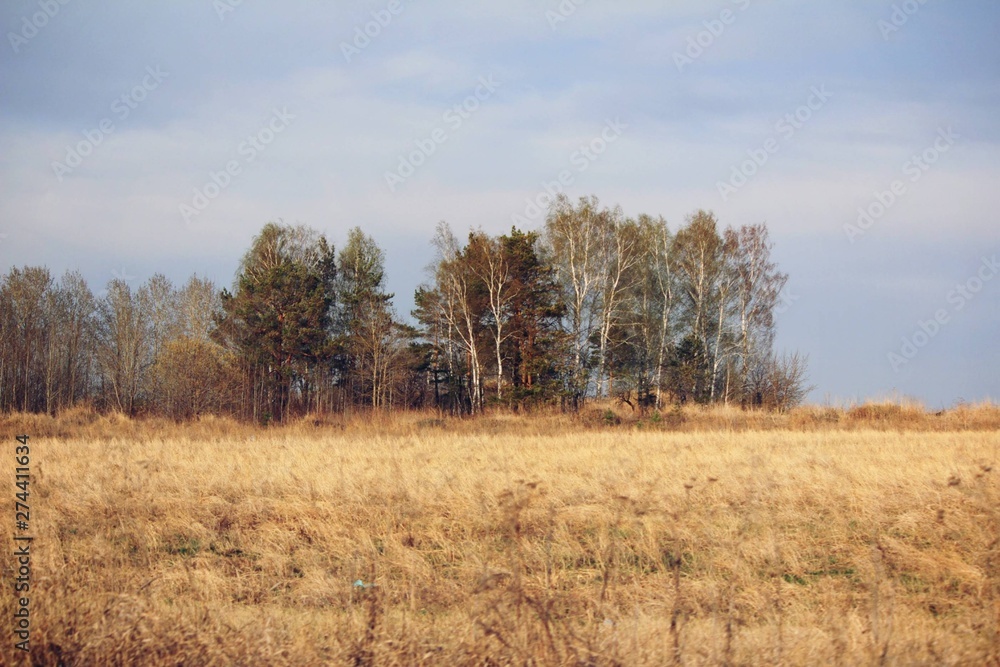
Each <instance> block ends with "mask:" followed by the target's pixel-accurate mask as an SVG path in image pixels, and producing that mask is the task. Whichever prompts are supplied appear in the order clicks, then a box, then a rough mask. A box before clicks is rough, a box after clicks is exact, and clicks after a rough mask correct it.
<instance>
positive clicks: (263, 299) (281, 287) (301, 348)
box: [216, 223, 336, 421]
mask: <svg viewBox="0 0 1000 667" xmlns="http://www.w3.org/2000/svg"><path fill="white" fill-rule="evenodd" d="M335 277H336V268H335V263H334V254H333V248H331V247H330V246H329V244H327V241H326V238H325V237H323V236H322V235H319V234H317V233H316V232H315V231H313V230H311V229H309V228H307V227H304V226H297V227H291V226H286V225H278V224H275V223H268V224H267V225H265V226H264V228H263V229H262V230H261V232H260V234H258V235H257V236H256V237H254V240H253V243H252V245H251V247H250V250H248V251H247V253H246V255H244V257H243V260H242V262H241V263H240V269H239V273H238V274H237V278H236V285H235V287H234V290H235V291H234V293H230V292H228V291H227V290H224V291H223V294H222V309H223V316H222V317H221V318H220V321H219V330H218V333H217V334H216V335H217V337H218V338H219V339H220V340H222V341H224V342H225V343H226V344H228V345H229V346H231V348H232V349H233V350H234V351H236V352H237V354H238V355H239V357H240V359H241V362H242V366H243V372H244V383H245V386H249V388H250V389H249V391H248V395H247V396H246V398H247V399H248V401H249V404H250V405H249V411H250V413H251V414H252V415H253V417H254V418H255V419H258V420H263V421H269V420H270V419H276V420H278V421H281V420H283V419H284V418H285V417H286V415H287V414H288V412H289V411H290V410H291V409H292V408H293V404H297V405H298V406H299V407H300V408H302V409H309V408H310V407H311V406H312V400H313V399H314V398H316V396H315V391H316V389H317V385H318V384H320V383H321V382H322V381H323V378H324V374H323V369H324V368H325V367H326V364H327V362H328V360H329V359H330V356H331V352H332V345H331V340H330V336H329V331H330V316H331V306H332V304H333V298H334V296H333V295H334V280H335Z"/></svg>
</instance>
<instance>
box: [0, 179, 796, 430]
mask: <svg viewBox="0 0 1000 667" xmlns="http://www.w3.org/2000/svg"><path fill="white" fill-rule="evenodd" d="M433 247H434V249H435V257H434V260H433V262H432V264H431V265H430V266H429V268H428V275H427V280H426V282H425V283H424V284H422V285H420V286H419V287H417V289H416V290H415V295H414V301H415V307H414V309H413V311H412V316H413V321H414V324H412V325H411V324H407V323H405V322H403V321H402V319H401V318H400V316H399V315H398V313H397V312H396V311H395V309H394V306H393V300H394V295H393V294H390V293H388V292H387V291H386V266H385V254H384V252H383V251H382V249H381V248H380V247H379V246H378V245H377V244H376V242H375V241H374V239H372V238H371V237H370V236H368V235H366V234H365V233H364V232H362V230H360V229H358V228H354V229H352V230H350V232H349V234H348V237H347V241H346V243H345V244H344V246H343V247H342V248H341V249H340V251H339V252H336V251H335V250H334V248H333V247H332V246H331V245H330V244H329V243H328V241H327V239H326V238H325V237H324V236H323V235H321V234H319V233H318V232H316V231H315V230H312V229H310V228H308V227H305V226H301V225H300V226H289V225H283V224H275V223H268V224H267V225H265V226H264V227H263V229H261V231H260V233H259V234H258V235H257V236H256V237H254V239H253V241H252V243H251V246H250V248H249V249H248V250H247V251H246V253H245V255H244V256H243V259H242V261H241V262H240V265H239V269H238V271H237V275H236V277H235V280H234V282H233V285H232V287H231V288H225V289H221V290H220V289H218V288H217V287H216V286H215V285H214V284H212V283H211V282H210V281H207V280H205V279H202V278H198V277H197V276H195V277H192V278H190V279H189V280H188V281H187V282H186V283H185V284H184V285H182V286H179V287H178V286H175V285H174V284H172V283H171V281H170V280H168V279H167V278H166V277H164V276H162V275H159V274H157V275H154V276H153V277H152V278H150V279H149V280H148V281H147V282H146V283H144V284H143V285H141V286H140V287H138V288H137V289H133V288H132V287H131V286H130V285H129V284H128V283H127V282H125V281H123V280H121V279H115V280H112V281H110V282H109V283H108V284H107V285H106V286H105V288H104V290H103V291H102V292H101V293H100V294H99V295H95V294H94V293H93V292H92V291H91V289H90V288H89V286H88V285H87V284H86V282H85V281H84V280H83V278H82V277H81V276H80V274H79V273H77V272H68V273H66V274H65V275H64V276H62V277H61V278H60V279H59V280H55V279H54V278H53V276H52V275H51V274H50V273H49V271H48V270H47V269H45V268H43V267H24V268H11V269H10V271H9V272H8V273H7V274H6V275H4V276H3V277H2V281H0V410H3V411H26V412H45V413H51V414H55V413H58V412H59V411H61V410H64V409H66V408H69V407H72V406H74V405H78V404H87V405H91V406H93V407H95V408H97V409H100V410H106V411H120V412H122V413H125V414H128V415H137V414H158V415H164V416H168V417H171V418H174V419H178V420H180V419H189V418H193V417H197V416H198V415H203V414H228V415H234V416H236V417H239V418H241V419H246V420H254V421H258V422H263V423H267V422H271V421H283V420H286V419H288V418H290V417H295V416H299V415H303V414H308V413H312V414H322V413H331V412H349V411H352V410H359V409H362V410H363V409H377V410H405V409H413V408H428V407H435V408H437V409H439V410H441V411H443V412H447V413H449V414H456V415H458V414H477V413H480V412H482V411H484V410H486V409H489V408H491V407H503V408H509V409H527V408H531V407H534V406H541V405H555V406H561V407H562V408H563V409H570V410H573V409H578V408H579V407H580V406H581V405H582V404H583V403H584V402H585V401H587V400H591V399H595V398H596V399H609V398H610V399H617V400H620V401H623V402H625V403H628V404H629V405H632V406H633V407H634V408H636V409H639V410H646V409H660V408H663V407H664V406H666V405H668V404H678V403H685V402H689V401H690V402H696V403H716V402H725V403H734V404H737V405H740V406H743V407H764V408H777V409H783V408H787V407H790V406H792V405H795V404H796V403H798V402H799V401H801V399H802V398H803V396H804V393H805V391H806V387H805V385H804V383H805V360H804V358H802V357H800V356H799V355H797V354H791V355H778V354H776V353H775V351H774V349H773V348H774V336H775V321H774V316H775V311H776V308H777V307H778V305H779V298H780V294H781V290H782V288H783V287H784V285H785V282H786V280H787V276H786V275H785V274H783V273H781V272H779V271H778V269H777V267H776V266H775V264H774V262H773V261H772V259H771V248H772V244H771V241H770V240H769V236H768V231H767V227H766V226H765V225H763V224H759V225H751V226H743V227H740V228H739V229H732V228H726V229H724V230H721V231H720V229H719V227H718V222H717V221H716V219H715V217H714V216H713V215H712V214H711V213H708V212H705V211H698V212H696V213H694V214H693V215H691V216H689V217H688V218H687V220H686V221H685V224H684V225H683V226H681V227H680V228H678V229H677V230H675V231H672V230H670V229H669V228H668V226H667V224H666V222H665V221H664V220H663V218H662V217H655V218H654V217H652V216H648V215H640V216H638V217H636V218H628V217H625V216H624V215H623V214H622V211H621V209H620V208H607V207H601V205H600V203H599V202H598V200H597V199H596V198H594V197H589V198H581V199H580V200H579V201H578V202H576V203H573V202H571V201H570V200H569V199H567V198H566V197H564V196H560V197H559V198H557V200H556V201H555V202H554V203H553V205H552V207H551V208H550V210H549V213H548V216H547V218H546V220H545V224H544V226H543V228H542V229H540V230H534V231H528V230H519V229H517V228H512V229H511V230H510V232H509V233H506V234H501V235H499V236H491V235H489V234H487V233H486V232H484V231H482V230H476V229H473V230H470V231H469V232H468V235H467V236H466V237H459V236H457V235H456V234H455V232H454V231H453V230H452V229H451V227H449V226H448V225H447V224H446V223H444V222H442V223H440V224H439V225H438V227H437V230H436V233H435V236H434V239H433Z"/></svg>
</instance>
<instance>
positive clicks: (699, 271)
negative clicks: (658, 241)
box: [674, 211, 725, 399]
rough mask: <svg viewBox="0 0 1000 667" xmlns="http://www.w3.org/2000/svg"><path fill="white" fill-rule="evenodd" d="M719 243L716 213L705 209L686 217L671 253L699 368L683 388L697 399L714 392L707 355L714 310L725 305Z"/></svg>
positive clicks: (711, 344) (690, 346)
mask: <svg viewBox="0 0 1000 667" xmlns="http://www.w3.org/2000/svg"><path fill="white" fill-rule="evenodd" d="M722 245H723V242H722V238H721V237H720V236H719V233H718V231H717V230H716V220H715V216H714V215H712V214H711V213H707V212H705V211H698V212H697V213H695V214H694V215H692V216H690V217H688V220H687V225H685V226H684V227H683V228H681V229H680V230H679V231H678V232H677V235H676V237H675V238H674V257H675V261H676V268H677V273H678V279H679V281H680V285H681V293H682V295H683V297H684V306H685V313H686V317H687V327H688V331H689V332H690V336H691V337H692V338H693V341H692V343H691V344H689V346H688V349H689V351H691V353H692V354H693V355H694V356H693V357H692V359H694V358H697V359H698V363H697V364H696V365H695V366H693V368H697V369H698V370H699V372H698V374H696V375H695V376H694V377H690V378H689V380H690V381H691V383H692V384H691V385H690V386H689V387H685V388H684V389H683V391H684V393H685V394H688V393H690V395H692V396H694V397H696V398H698V399H702V398H708V397H710V396H714V382H715V378H714V377H712V375H711V372H712V369H713V367H714V366H715V365H716V364H715V362H714V360H711V359H709V357H708V355H711V354H713V352H715V350H713V347H714V345H713V343H715V342H716V341H714V340H713V334H714V333H716V331H715V328H716V327H717V326H718V321H717V320H716V319H715V318H714V317H713V311H715V309H716V308H723V309H724V307H725V303H724V301H722V300H720V294H719V285H720V278H721V276H722V273H723V270H724V266H725V258H724V255H723V248H722ZM695 342H696V343H697V344H695ZM702 362H707V363H702Z"/></svg>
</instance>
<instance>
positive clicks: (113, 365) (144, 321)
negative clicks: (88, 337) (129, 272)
mask: <svg viewBox="0 0 1000 667" xmlns="http://www.w3.org/2000/svg"><path fill="white" fill-rule="evenodd" d="M147 305H148V299H147V298H146V297H145V295H144V294H139V293H134V292H132V289H131V288H130V287H129V286H128V284H127V283H126V282H125V281H124V280H121V279H118V278H116V279H114V280H112V281H110V282H109V283H108V285H107V295H106V296H105V297H104V298H103V299H101V300H100V301H99V302H98V305H97V336H96V339H97V362H98V367H99V369H100V371H101V376H102V384H103V387H104V394H105V402H106V404H108V405H109V406H110V407H112V408H114V409H116V410H119V411H120V412H123V413H125V414H127V415H129V416H132V415H134V414H135V413H136V411H137V409H138V402H139V398H140V392H141V389H142V385H143V381H144V379H145V374H146V371H147V370H148V368H149V367H150V365H151V364H152V355H151V349H152V347H151V343H152V329H151V324H150V319H149V314H148V311H147V310H146V308H144V306H147Z"/></svg>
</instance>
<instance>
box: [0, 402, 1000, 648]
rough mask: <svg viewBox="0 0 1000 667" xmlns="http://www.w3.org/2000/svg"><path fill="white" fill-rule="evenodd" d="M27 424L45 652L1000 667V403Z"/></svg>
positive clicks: (5, 564)
mask: <svg viewBox="0 0 1000 667" xmlns="http://www.w3.org/2000/svg"><path fill="white" fill-rule="evenodd" d="M963 411H964V412H963ZM0 426H2V429H3V433H4V437H5V438H9V439H10V444H11V447H10V452H11V454H12V450H13V447H12V446H13V444H14V442H13V436H14V435H15V433H20V432H22V431H23V432H27V433H28V434H29V435H31V436H32V439H31V441H30V444H31V446H32V447H31V452H32V474H33V479H32V486H31V497H30V504H31V508H32V533H33V535H34V537H35V540H34V543H33V546H32V550H33V560H32V590H31V614H32V616H31V620H32V635H31V655H30V658H31V661H32V662H34V663H35V664H46V665H56V664H66V665H181V664H183V665H230V664H241V665H323V664H333V665H368V664H371V665H453V666H458V665H530V664H535V665H650V666H653V665H657V666H659V665H669V664H683V665H719V664H721V665H757V664H782V665H821V664H829V665H837V664H840V665H866V664H872V665H942V664H944V665H989V664H992V665H1000V542H998V540H1000V477H998V475H1000V471H998V470H997V467H996V466H997V464H998V463H1000V461H998V453H1000V429H998V426H1000V409H998V408H997V407H995V406H979V407H971V408H963V409H960V410H956V411H949V412H948V413H946V414H938V415H930V414H924V413H923V412H922V411H919V410H918V409H917V408H913V407H906V406H895V407H894V406H885V405H881V406H862V407H861V408H855V409H853V410H849V411H844V410H834V409H822V408H808V409H803V410H799V411H796V412H793V413H791V414H787V415H759V414H753V413H741V412H740V411H738V410H732V411H726V410H715V411H712V412H702V411H699V410H696V409H690V410H685V411H674V412H671V413H668V414H665V415H662V416H652V417H644V418H642V419H641V420H639V419H636V418H633V417H630V416H629V415H627V414H624V413H618V412H616V411H615V409H614V408H613V406H611V407H608V408H602V409H595V410H592V411H590V412H589V413H588V414H587V415H584V416H583V417H580V418H570V417H567V416H560V415H542V416H534V417H524V416H493V417H487V418H482V419H480V420H477V421H461V420H454V421H453V420H446V421H442V420H437V419H434V418H433V417H429V416H427V415H410V416H402V417H399V418H396V419H395V420H393V421H381V420H379V419H367V418H364V417H361V418H357V419H356V420H354V421H352V422H350V423H343V422H336V421H331V422H325V421H322V420H303V421H302V422H300V423H298V424H294V425H291V426H287V427H283V428H272V429H258V428H252V427H246V426H240V425H236V424H233V423H231V422H228V421H224V420H216V419H205V420H202V421H201V422H198V423H196V424H189V425H173V424H168V423H153V422H148V423H144V422H129V421H127V420H125V419H123V418H115V417H99V416H97V415H93V414H90V413H87V412H85V411H79V412H75V413H72V414H69V415H65V416H63V417H61V418H60V419H58V420H55V419H51V418H48V417H29V416H12V417H8V418H6V419H5V420H0ZM14 465H15V464H14V463H13V456H12V455H11V456H10V457H9V461H8V464H7V465H6V466H4V468H3V469H5V470H6V471H7V472H6V473H3V474H8V475H10V477H11V478H13V468H14ZM5 488H8V489H11V490H10V491H9V493H10V495H11V496H12V497H13V495H14V490H13V482H12V481H11V484H9V485H5ZM10 505H11V506H13V498H12V499H11V503H10ZM10 515H11V516H10V517H9V520H10V522H11V523H12V522H13V518H14V517H13V511H11V512H10ZM4 520H7V519H6V518H5V519H4ZM11 534H12V530H6V529H5V530H4V531H3V538H2V539H3V549H4V553H7V554H10V553H12V552H13V549H14V546H13V544H14V543H13V541H12V539H11ZM14 571H15V562H14V560H13V558H11V557H6V558H3V559H0V573H2V575H3V580H4V581H5V582H10V581H11V577H12V576H13V575H14ZM4 588H5V592H4V594H3V595H2V596H0V600H2V605H0V615H2V617H3V618H4V619H6V621H5V622H6V623H10V622H11V621H10V619H11V618H12V617H13V612H14V602H13V600H12V595H11V594H10V592H9V587H8V584H5V585H4ZM4 636H5V637H7V638H6V639H4V641H3V644H2V647H0V660H3V661H4V662H6V663H7V664H17V663H18V662H19V661H23V660H24V658H25V656H23V655H22V654H19V653H18V652H16V651H14V650H13V647H12V644H13V641H12V640H11V639H10V634H9V632H8V631H7V630H4Z"/></svg>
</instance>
